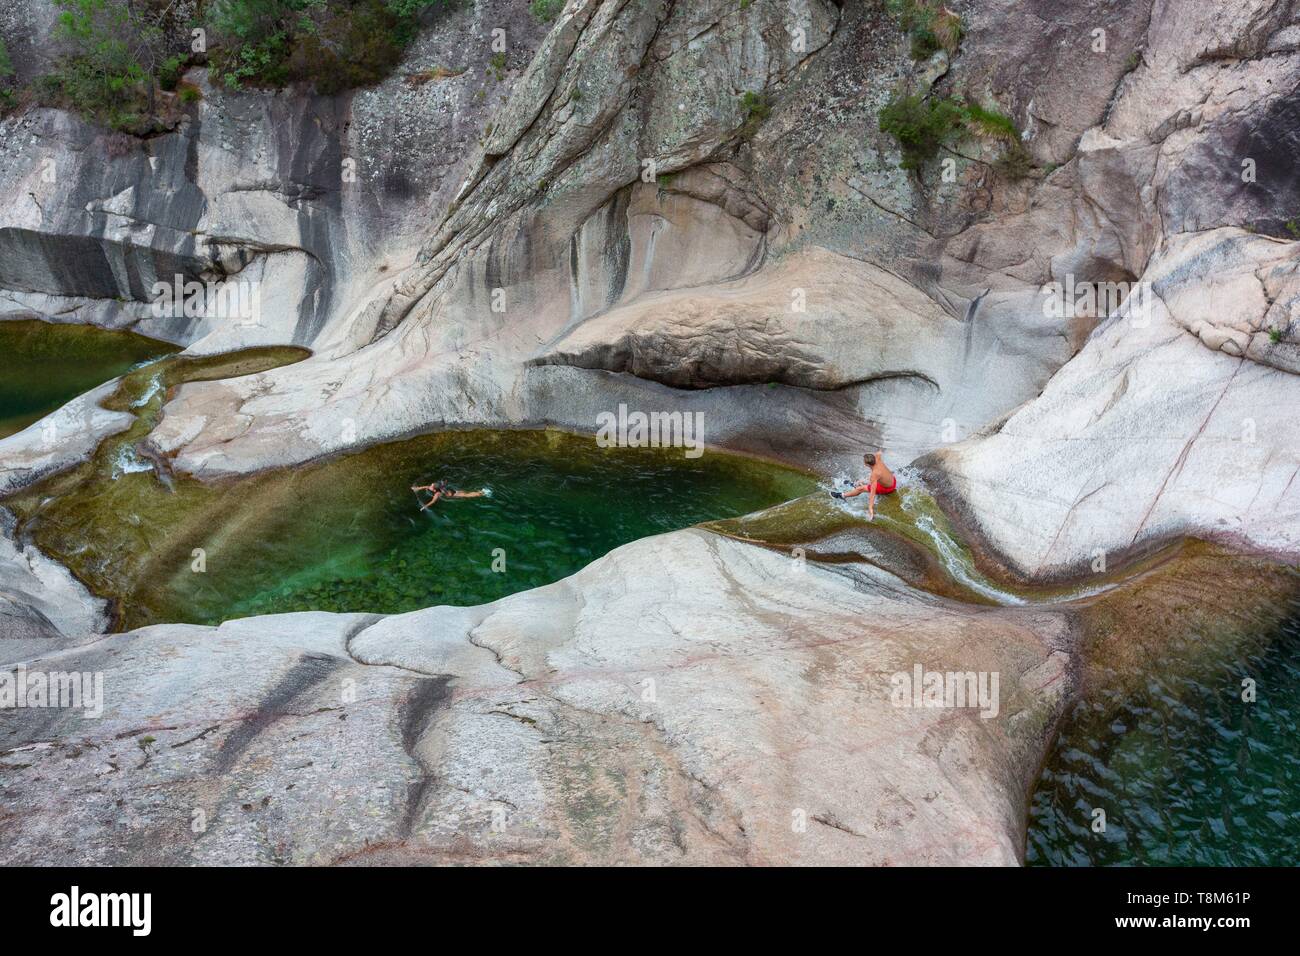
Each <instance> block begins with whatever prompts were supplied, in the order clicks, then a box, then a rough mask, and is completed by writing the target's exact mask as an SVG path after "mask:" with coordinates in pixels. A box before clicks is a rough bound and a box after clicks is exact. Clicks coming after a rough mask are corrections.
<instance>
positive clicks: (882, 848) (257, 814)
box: [0, 530, 1074, 864]
mask: <svg viewBox="0 0 1300 956" xmlns="http://www.w3.org/2000/svg"><path fill="white" fill-rule="evenodd" d="M1071 635H1072V631H1071V628H1070V625H1069V623H1068V621H1067V620H1066V618H1065V617H1064V615H1062V614H1059V613H1054V612H1048V611H1024V610H1011V609H1001V608H972V607H969V606H964V605H960V604H956V603H954V602H949V601H945V600H942V599H939V598H935V597H932V596H930V595H927V594H925V593H924V592H919V591H911V590H910V589H907V588H906V587H905V586H903V585H902V582H901V581H899V580H898V579H896V578H893V577H892V575H889V574H887V573H886V572H882V571H879V570H877V569H871V568H868V567H865V566H864V567H863V568H861V569H851V570H848V571H846V570H845V569H840V570H839V571H836V570H833V569H828V568H823V567H819V566H817V565H815V564H808V565H807V566H805V565H804V564H803V563H801V562H798V561H796V560H793V559H791V558H790V557H788V556H783V555H781V554H778V553H775V552H772V551H768V550H764V549H760V548H755V547H753V546H750V545H746V544H741V543H737V542H734V541H731V540H729V539H727V538H724V537H720V536H717V535H714V534H710V533H708V532H704V531H697V530H691V531H681V532H675V533H672V534H668V535H663V536H659V537H655V538H648V539H644V540H642V541H638V542H635V543H633V544H630V545H626V546H624V547H622V548H619V549H617V550H615V551H613V552H611V553H610V554H609V555H607V556H605V557H604V558H601V559H599V560H597V561H596V562H594V563H593V564H592V565H590V566H589V567H587V568H586V569H584V570H583V571H581V572H579V573H578V574H576V575H574V576H573V577H571V578H568V579H566V580H564V581H561V582H558V583H556V584H553V585H550V586H547V587H544V588H539V589H536V590H534V591H528V592H525V593H522V594H518V595H515V596H513V597H510V598H506V599H504V600H502V601H498V602H496V603H495V604H490V605H485V606H482V607H477V608H449V607H437V608H430V609H427V610H424V611H417V612H414V613H411V614H404V615H400V616H396V617H386V618H381V617H375V616H366V615H332V614H323V613H305V614H289V615H277V616H271V617H258V618H249V619H245V620H241V621H231V622H227V623H225V624H223V625H221V626H220V627H219V628H202V627H192V626H185V625H161V626H157V627H152V628H144V629H141V630H139V631H134V632H131V633H128V634H119V635H112V636H108V637H104V638H101V639H100V640H98V641H96V642H93V643H90V644H87V645H85V646H82V647H76V648H72V649H70V650H65V651H62V652H55V653H50V654H46V655H43V656H39V657H35V658H34V659H31V660H28V661H26V664H25V666H26V668H27V669H28V672H29V673H36V672H42V673H44V672H100V673H102V674H103V688H104V690H103V699H104V710H103V715H102V716H100V717H98V718H86V717H83V716H82V715H81V713H80V712H78V711H75V710H62V711H58V710H37V709H31V710H19V711H16V712H15V714H14V716H13V717H12V718H11V719H8V720H6V723H5V727H4V730H3V736H0V767H3V768H4V778H5V783H4V787H5V797H6V801H5V803H6V809H7V811H8V812H7V813H6V816H5V818H4V820H3V822H0V832H3V834H4V840H3V841H2V842H0V846H2V847H3V849H0V859H3V860H4V862H5V863H8V864H14V863H32V862H43V863H54V862H59V863H79V864H100V863H127V862H130V863H166V864H185V863H207V864H212V863H227V864H228V863H242V864H247V863H385V862H401V863H411V862H420V863H453V862H455V863H486V862H508V863H529V862H531V863H658V864H690V863H730V864H734V863H752V864H762V863H837V864H865V863H874V864H1009V863H1014V862H1015V861H1016V860H1017V859H1018V858H1019V855H1020V854H1021V853H1022V852H1023V846H1022V842H1023V819H1024V814H1025V795H1026V793H1027V790H1028V787H1029V784H1030V782H1031V781H1032V779H1033V777H1034V776H1035V774H1036V772H1037V767H1038V763H1039V761H1040V760H1041V758H1042V755H1043V753H1044V750H1045V748H1046V746H1047V743H1048V741H1049V740H1050V730H1051V728H1052V727H1053V726H1054V724H1055V722H1056V719H1057V718H1058V716H1059V715H1060V713H1061V710H1062V708H1063V707H1064V705H1065V703H1066V701H1067V700H1068V699H1069V696H1070V693H1071V688H1072V686H1073V682H1074V678H1073V677H1072V676H1071V675H1072V671H1071V660H1072V653H1073V642H1072V637H1071ZM916 665H921V666H923V667H924V669H925V670H926V671H927V672H929V671H943V670H949V669H954V668H958V667H959V668H960V669H961V670H972V671H984V672H996V673H997V675H998V678H999V683H998V685H997V687H996V688H993V689H994V690H995V691H996V693H995V694H994V696H993V697H991V698H987V699H986V703H988V704H990V705H989V706H985V707H984V708H983V709H981V708H980V707H979V706H971V707H968V708H962V709H951V708H949V709H943V708H940V709H933V708H916V707H911V706H898V705H897V703H896V700H895V697H894V675H895V674H904V675H906V676H907V677H908V678H909V679H910V678H911V676H912V674H913V669H914V667H915V666H916ZM989 687H992V685H989ZM904 699H906V698H904ZM972 702H974V701H973V699H972ZM995 711H996V713H995ZM982 713H983V714H985V715H986V716H981V714H982Z"/></svg>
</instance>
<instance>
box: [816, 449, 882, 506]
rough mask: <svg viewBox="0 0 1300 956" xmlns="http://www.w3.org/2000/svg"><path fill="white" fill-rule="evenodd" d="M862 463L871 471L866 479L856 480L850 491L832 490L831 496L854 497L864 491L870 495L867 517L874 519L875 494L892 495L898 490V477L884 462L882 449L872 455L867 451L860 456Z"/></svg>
mask: <svg viewBox="0 0 1300 956" xmlns="http://www.w3.org/2000/svg"><path fill="white" fill-rule="evenodd" d="M862 463H863V464H864V465H866V466H867V467H868V468H870V469H871V473H870V474H868V475H867V480H866V481H860V482H858V483H857V484H856V485H854V486H853V489H852V490H851V491H845V492H839V491H832V492H831V497H832V498H856V497H857V496H858V495H860V494H863V493H864V492H865V493H869V494H870V496H871V497H870V498H868V499H867V517H868V519H874V518H875V517H876V495H892V494H893V493H894V492H895V491H897V490H898V479H897V478H896V477H894V473H893V472H892V471H890V470H889V466H888V465H886V464H885V453H884V452H883V451H877V452H876V453H875V454H874V455H873V454H871V453H869V452H868V453H867V454H865V455H863V456H862Z"/></svg>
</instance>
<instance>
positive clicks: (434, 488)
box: [411, 481, 488, 511]
mask: <svg viewBox="0 0 1300 956" xmlns="http://www.w3.org/2000/svg"><path fill="white" fill-rule="evenodd" d="M411 490H412V491H414V492H415V493H416V494H417V495H418V494H419V493H420V492H421V491H427V492H430V493H431V494H432V495H433V497H432V498H430V499H429V500H428V501H426V502H425V503H424V504H422V505H420V510H421V511H423V510H424V509H426V508H428V507H430V506H431V505H435V504H437V503H438V502H439V501H441V500H442V499H443V498H482V497H483V496H484V495H486V494H487V493H488V492H487V489H486V488H484V489H483V490H482V491H457V490H456V489H455V488H453V487H452V486H451V485H449V484H447V482H446V481H435V482H433V484H429V485H411Z"/></svg>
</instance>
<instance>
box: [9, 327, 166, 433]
mask: <svg viewBox="0 0 1300 956" xmlns="http://www.w3.org/2000/svg"><path fill="white" fill-rule="evenodd" d="M175 351H176V348H175V346H172V345H168V344H167V343H166V342H158V341H155V340H153V339H147V338H145V337H144V336H141V335H135V334H134V333H131V332H110V331H107V330H105V329H97V328H93V327H91V326H86V325H61V324H56V323H51V322H40V321H36V320H31V321H28V320H23V321H19V322H0V438H4V437H6V436H8V435H12V434H14V433H16V432H20V431H22V430H23V429H24V428H26V427H27V426H28V425H30V424H32V422H35V421H38V420H39V419H41V418H43V417H44V416H46V415H48V414H49V413H50V412H52V411H54V410H55V409H56V408H58V407H59V406H60V405H63V404H64V403H65V402H68V401H69V400H71V399H73V398H76V397H77V396H78V395H80V394H82V393H83V392H87V391H89V390H90V389H92V388H94V387H95V386H96V385H102V384H103V383H104V382H107V381H108V380H109V379H112V378H116V377H117V376H119V375H121V374H123V373H124V372H126V371H127V370H128V369H129V368H131V367H132V366H133V365H138V364H139V363H140V362H143V361H146V360H148V359H152V358H157V357H158V356H161V355H166V354H168V353H170V352H175Z"/></svg>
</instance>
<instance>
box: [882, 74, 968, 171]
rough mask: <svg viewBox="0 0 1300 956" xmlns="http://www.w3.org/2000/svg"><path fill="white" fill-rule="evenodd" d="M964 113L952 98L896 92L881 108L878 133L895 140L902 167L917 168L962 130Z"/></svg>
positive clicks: (936, 153)
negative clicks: (901, 156)
mask: <svg viewBox="0 0 1300 956" xmlns="http://www.w3.org/2000/svg"><path fill="white" fill-rule="evenodd" d="M963 117H964V114H963V113H962V108H961V106H960V105H959V104H958V103H957V102H956V101H955V100H952V99H948V98H946V97H944V98H936V99H928V98H927V97H926V96H925V95H924V94H922V93H906V92H900V93H898V94H897V95H896V96H895V97H894V98H893V99H892V100H890V101H889V103H888V104H886V106H885V108H884V109H882V110H881V111H880V129H881V132H884V133H889V134H890V135H891V136H893V137H894V139H896V140H897V141H898V146H899V149H901V150H902V152H903V162H902V163H901V165H902V167H903V168H904V169H920V168H921V164H922V163H924V162H925V161H926V160H929V159H933V158H934V157H935V156H936V155H938V153H939V149H940V148H941V147H942V146H943V145H944V144H945V143H947V142H949V141H951V140H953V139H956V138H957V136H958V135H959V134H960V133H961V132H962V120H963Z"/></svg>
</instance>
